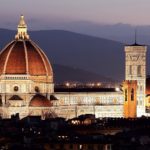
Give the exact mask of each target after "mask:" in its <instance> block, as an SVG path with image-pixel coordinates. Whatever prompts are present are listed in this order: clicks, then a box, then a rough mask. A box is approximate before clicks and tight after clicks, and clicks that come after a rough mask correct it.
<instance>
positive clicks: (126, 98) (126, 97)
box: [125, 89, 128, 101]
mask: <svg viewBox="0 0 150 150" xmlns="http://www.w3.org/2000/svg"><path fill="white" fill-rule="evenodd" d="M127 100H128V95H127V89H125V101H127Z"/></svg>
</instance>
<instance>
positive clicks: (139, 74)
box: [137, 65, 141, 76]
mask: <svg viewBox="0 0 150 150" xmlns="http://www.w3.org/2000/svg"><path fill="white" fill-rule="evenodd" d="M137 75H138V76H141V66H140V65H139V66H137Z"/></svg>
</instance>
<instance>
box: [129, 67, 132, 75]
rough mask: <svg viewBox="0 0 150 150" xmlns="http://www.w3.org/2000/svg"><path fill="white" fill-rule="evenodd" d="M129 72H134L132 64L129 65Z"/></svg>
mask: <svg viewBox="0 0 150 150" xmlns="http://www.w3.org/2000/svg"><path fill="white" fill-rule="evenodd" d="M129 74H130V75H131V74H132V66H131V65H130V66H129Z"/></svg>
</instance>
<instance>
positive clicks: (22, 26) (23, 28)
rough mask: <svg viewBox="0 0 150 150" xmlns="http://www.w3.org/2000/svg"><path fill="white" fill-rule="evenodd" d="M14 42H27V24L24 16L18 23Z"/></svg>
mask: <svg viewBox="0 0 150 150" xmlns="http://www.w3.org/2000/svg"><path fill="white" fill-rule="evenodd" d="M15 39H16V40H28V39H29V35H28V33H27V24H26V23H25V20H24V16H23V15H21V16H20V21H19V24H18V32H17V34H16V36H15Z"/></svg>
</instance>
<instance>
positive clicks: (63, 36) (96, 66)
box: [0, 29, 124, 80]
mask: <svg viewBox="0 0 150 150" xmlns="http://www.w3.org/2000/svg"><path fill="white" fill-rule="evenodd" d="M14 34H15V31H11V30H5V29H1V30H0V39H1V40H0V45H1V48H2V47H3V46H4V45H5V44H7V43H8V41H10V40H11V39H13V38H14ZM29 34H30V37H31V39H32V40H33V41H35V42H36V43H37V44H38V45H39V46H40V47H41V48H42V49H43V50H44V51H45V53H46V54H47V56H48V57H49V59H50V61H51V63H52V64H60V65H64V66H68V67H70V68H79V69H81V70H88V71H89V72H92V73H93V74H99V75H101V76H105V77H106V78H112V79H115V80H122V79H124V45H123V44H122V43H119V42H115V41H112V40H107V39H102V38H97V37H92V36H87V35H82V34H77V33H73V32H68V31H62V30H47V31H32V32H30V33H29ZM75 75H76V76H77V75H78V71H77V72H76V73H75ZM60 76H61V74H60ZM85 78H86V76H85Z"/></svg>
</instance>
